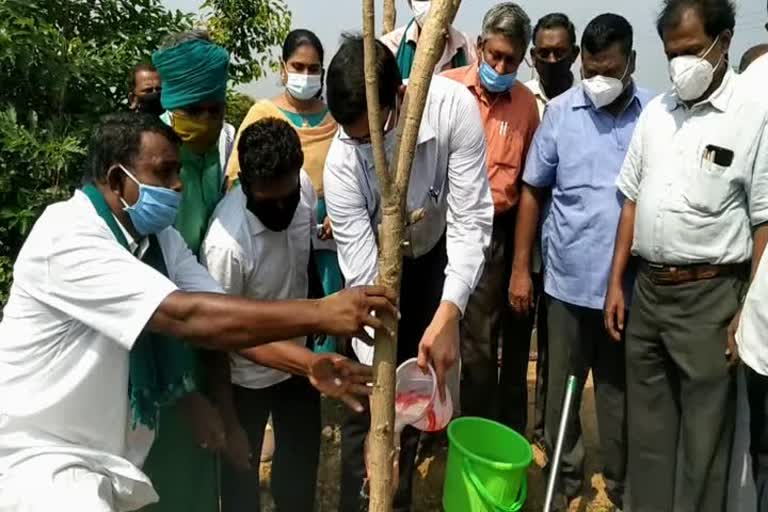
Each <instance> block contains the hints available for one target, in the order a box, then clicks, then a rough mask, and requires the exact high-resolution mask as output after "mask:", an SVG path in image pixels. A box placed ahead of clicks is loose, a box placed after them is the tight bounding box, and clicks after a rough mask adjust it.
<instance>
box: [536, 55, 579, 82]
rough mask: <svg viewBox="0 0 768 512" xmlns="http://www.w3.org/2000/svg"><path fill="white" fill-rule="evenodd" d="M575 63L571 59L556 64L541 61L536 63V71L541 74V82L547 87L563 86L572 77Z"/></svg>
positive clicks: (567, 58)
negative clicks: (572, 67) (572, 68)
mask: <svg viewBox="0 0 768 512" xmlns="http://www.w3.org/2000/svg"><path fill="white" fill-rule="evenodd" d="M572 65H573V61H571V59H570V58H569V57H566V58H564V59H560V60H558V61H555V62H546V61H542V60H539V61H537V62H536V71H538V72H539V76H540V77H541V82H542V83H544V84H547V85H555V84H561V83H563V82H564V81H565V80H566V79H568V78H569V77H571V66H572Z"/></svg>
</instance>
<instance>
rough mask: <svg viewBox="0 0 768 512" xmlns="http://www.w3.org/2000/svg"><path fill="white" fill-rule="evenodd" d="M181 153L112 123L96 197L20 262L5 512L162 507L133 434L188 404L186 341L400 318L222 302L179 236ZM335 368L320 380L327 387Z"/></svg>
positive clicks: (147, 132) (48, 225) (12, 302)
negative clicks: (182, 362) (179, 361)
mask: <svg viewBox="0 0 768 512" xmlns="http://www.w3.org/2000/svg"><path fill="white" fill-rule="evenodd" d="M179 145H180V139H179V138H178V136H176V135H175V134H174V133H173V131H172V130H171V129H170V128H169V127H167V126H166V125H164V124H163V123H162V122H161V121H160V120H158V119H156V118H154V117H152V116H148V115H145V114H122V115H117V116H111V117H109V118H107V119H106V120H105V121H104V122H103V124H101V125H100V126H99V127H98V128H97V130H96V131H95V133H94V136H93V138H92V140H91V149H90V152H89V163H88V167H87V169H88V174H87V176H86V181H87V185H86V186H84V188H83V189H82V190H81V191H77V192H75V194H74V196H73V197H72V198H71V199H69V200H68V201H65V202H61V203H56V204H54V205H51V206H50V207H48V208H47V209H46V211H45V212H44V213H43V214H42V216H41V217H40V219H39V220H38V221H37V222H36V224H35V226H34V227H33V229H32V231H31V233H30V235H29V237H28V239H27V241H26V242H25V244H24V246H23V247H22V249H21V252H20V253H19V257H18V259H17V260H16V264H15V267H14V281H13V285H12V287H11V293H10V298H9V300H8V304H7V305H6V307H5V309H4V317H3V320H2V322H0V339H1V340H2V343H1V344H0V510H1V511H3V512H6V511H7V512H11V511H28V512H43V511H49V510H77V511H83V512H112V511H127V510H136V509H139V508H141V507H143V506H145V505H147V504H149V503H151V502H154V501H157V499H158V496H157V494H156V493H155V491H154V489H153V488H152V484H151V483H150V481H149V479H148V478H147V477H146V475H144V474H143V473H142V471H141V470H140V469H139V468H138V467H137V465H140V464H141V461H140V460H137V459H133V460H128V457H129V456H130V454H138V453H146V451H147V449H146V448H147V447H146V446H143V447H136V446H129V444H128V438H129V433H132V432H135V431H137V430H141V429H143V430H145V431H149V432H150V435H149V436H141V439H142V440H143V441H146V442H148V443H151V440H152V436H151V430H152V428H153V427H156V422H157V417H158V412H159V407H160V405H161V404H163V403H166V402H167V401H169V400H173V399H175V398H178V396H180V395H181V394H183V393H184V380H185V378H186V376H185V375H183V374H180V373H179V372H178V368H176V367H174V366H173V364H172V362H173V361H172V360H171V359H170V358H169V357H168V355H167V354H169V353H171V352H173V351H174V350H175V349H174V346H175V345H178V344H179V342H180V340H184V341H186V342H189V343H193V344H195V345H197V346H200V347H203V348H207V349H217V350H238V349H243V348H248V347H251V346H256V345H259V344H262V343H265V342H270V341H274V340H280V339H288V338H292V337H296V336H304V335H307V334H309V333H312V332H326V331H327V332H329V333H330V332H335V333H338V334H344V333H346V334H348V335H351V334H355V333H358V335H359V334H361V333H364V332H365V331H364V329H363V328H364V326H371V325H372V326H373V327H377V326H380V321H378V320H377V319H376V318H374V317H373V316H371V315H370V314H369V312H370V310H371V309H372V308H377V307H386V308H388V309H390V310H391V311H393V313H395V314H396V311H395V308H394V306H393V305H392V302H394V299H395V298H394V294H393V293H391V292H389V291H386V290H382V289H379V288H375V287H369V288H367V289H366V288H358V289H356V290H352V291H347V292H346V293H343V294H339V295H337V296H334V297H330V298H328V299H323V300H320V301H307V300H304V301H289V302H256V301H252V300H247V299H241V298H235V297H227V296H225V295H222V294H221V293H220V292H221V289H220V288H219V286H218V285H217V284H216V282H215V281H214V280H213V279H212V278H211V277H210V275H209V274H208V273H207V272H206V271H205V269H204V268H203V267H201V266H200V265H199V264H198V263H197V261H196V259H195V257H194V256H193V254H192V252H191V251H190V250H189V248H188V247H187V245H186V244H185V243H184V241H183V240H182V238H181V236H180V235H179V233H178V232H177V231H176V230H175V229H174V228H173V227H171V226H172V224H173V221H174V218H175V215H176V208H177V206H178V202H179V190H180V189H181V182H180V180H179V169H180V160H179ZM205 292H213V293H205ZM170 337H172V338H170ZM329 364H330V370H331V371H329ZM334 364H335V361H333V360H325V361H322V362H321V364H317V365H315V366H314V367H313V373H314V374H315V375H316V376H317V377H319V378H320V380H322V381H323V382H324V383H325V384H332V383H333V380H334V378H335V377H336V374H337V371H336V367H335V366H334ZM335 389H336V391H334V394H336V395H339V392H341V394H347V393H348V392H349V391H350V390H352V389H353V388H352V387H351V386H350V381H349V380H346V381H345V382H343V383H342V385H341V386H335ZM129 427H135V428H129ZM131 439H139V437H135V436H131Z"/></svg>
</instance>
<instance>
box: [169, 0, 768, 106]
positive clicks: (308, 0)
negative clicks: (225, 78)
mask: <svg viewBox="0 0 768 512" xmlns="http://www.w3.org/2000/svg"><path fill="white" fill-rule="evenodd" d="M163 2H164V3H165V4H166V5H167V6H168V7H170V8H172V9H180V10H182V11H187V12H195V13H197V12H199V8H200V5H201V4H202V0H163ZM285 2H286V4H287V5H288V8H289V10H290V11H291V13H292V16H293V18H292V28H305V29H309V30H312V31H313V32H315V33H316V34H317V35H318V36H319V37H320V39H321V41H322V42H323V45H324V46H325V53H326V61H327V62H326V65H327V64H328V61H330V59H331V58H332V57H333V54H334V53H335V51H336V49H337V48H338V45H339V38H340V35H341V33H342V32H346V31H360V30H361V26H362V10H361V5H362V2H361V1H360V0H285ZM496 3H498V0H464V2H462V6H461V9H460V10H459V14H458V15H457V17H456V21H455V22H454V26H455V27H456V28H458V29H459V30H461V31H463V32H468V33H469V34H471V35H472V37H473V39H474V38H475V36H476V35H477V33H478V31H479V30H480V27H481V23H482V18H483V15H484V14H485V13H486V11H488V9H489V8H490V7H491V6H493V5H495V4H496ZM518 3H519V4H520V5H521V6H522V7H523V8H524V9H526V11H527V13H528V15H529V16H530V18H531V20H532V23H534V24H535V22H536V20H538V19H539V18H540V17H541V16H543V15H545V14H547V13H550V12H557V11H560V12H564V13H565V14H567V15H568V16H569V17H570V18H571V20H572V21H573V22H574V24H575V25H576V30H577V33H578V37H579V39H580V38H581V30H582V29H583V28H584V27H585V26H586V25H587V23H589V20H591V19H592V18H594V17H595V16H597V15H598V14H602V13H604V12H615V13H617V14H621V15H622V16H624V17H626V18H627V19H628V20H629V22H630V23H631V24H632V26H633V27H634V29H635V50H636V51H637V72H636V73H635V80H636V82H637V83H638V84H639V85H640V86H642V87H646V88H648V89H651V90H653V91H656V92H661V91H663V90H665V89H666V88H667V87H668V86H669V78H668V74H667V67H666V59H665V57H664V53H663V51H662V45H661V41H660V39H659V37H658V36H657V34H656V30H655V26H654V19H655V15H656V13H657V12H658V10H659V6H660V4H661V1H660V0H518ZM376 4H377V6H381V5H382V4H383V2H381V1H377V2H376ZM736 7H737V10H738V13H737V20H736V31H735V35H734V40H733V44H732V46H731V55H730V57H731V62H732V63H735V64H738V62H739V60H740V59H741V56H742V54H743V53H744V51H745V50H746V49H748V48H750V47H751V46H753V45H755V44H759V43H763V42H768V32H766V30H765V28H764V24H765V22H766V21H768V13H766V0H736ZM397 8H398V26H399V25H402V24H405V23H407V21H408V19H409V18H410V11H409V8H408V4H407V3H406V0H397ZM380 14H381V13H377V22H379V23H380V22H381V15H380ZM519 76H520V79H525V80H527V79H528V78H530V77H531V72H530V70H529V69H528V68H527V67H524V68H521V70H520V75H519ZM240 89H241V90H242V91H243V92H246V93H248V94H250V95H251V96H253V97H254V98H256V99H258V98H264V97H271V96H274V95H276V94H277V93H278V92H279V91H280V84H279V82H278V78H277V77H276V76H269V77H267V78H264V79H262V80H260V81H258V82H255V83H253V84H247V85H243V86H241V87H240Z"/></svg>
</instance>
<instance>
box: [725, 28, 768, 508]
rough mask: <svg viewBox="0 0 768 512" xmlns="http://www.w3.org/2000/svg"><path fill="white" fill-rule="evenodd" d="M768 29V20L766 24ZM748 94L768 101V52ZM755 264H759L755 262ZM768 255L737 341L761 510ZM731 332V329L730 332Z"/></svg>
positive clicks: (752, 73) (767, 459)
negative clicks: (747, 406)
mask: <svg viewBox="0 0 768 512" xmlns="http://www.w3.org/2000/svg"><path fill="white" fill-rule="evenodd" d="M766 28H767V29H768V23H767V24H766ZM763 46H765V45H763ZM739 81H740V86H741V87H742V94H744V95H745V97H746V98H749V99H750V100H754V101H760V102H762V103H763V104H765V105H768V96H766V93H765V87H766V84H768V54H763V55H762V56H761V57H758V58H756V59H755V60H754V61H752V63H751V64H749V66H748V67H746V69H745V70H743V71H742V74H741V75H740V76H739ZM753 268H755V264H754V262H753ZM767 305H768V259H766V258H762V259H761V261H760V263H759V264H758V265H757V267H756V270H755V276H754V279H753V281H752V285H751V286H750V288H749V292H748V293H747V297H746V299H745V300H744V306H743V307H742V310H741V315H740V322H739V324H738V330H737V331H736V333H735V336H736V339H735V341H736V342H737V343H738V354H739V357H740V358H741V360H742V361H743V362H744V371H745V375H746V382H747V397H748V401H749V410H750V413H749V416H750V454H751V456H752V476H753V477H754V479H755V487H756V490H757V506H758V510H768V306H767ZM729 334H731V333H729Z"/></svg>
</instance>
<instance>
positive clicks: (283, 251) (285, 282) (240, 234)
mask: <svg viewBox="0 0 768 512" xmlns="http://www.w3.org/2000/svg"><path fill="white" fill-rule="evenodd" d="M300 183H301V199H300V201H299V205H298V206H297V208H296V213H295V214H294V216H293V220H292V221H291V224H290V225H289V226H288V228H287V229H286V230H285V231H281V232H275V231H270V230H269V229H267V228H266V227H264V224H262V223H261V221H260V220H259V219H258V217H256V216H255V215H254V214H253V213H251V212H250V211H249V210H248V209H247V208H246V197H245V194H244V193H243V190H242V188H240V186H237V187H235V188H233V189H232V190H230V191H229V193H228V194H227V195H226V196H225V197H224V199H222V200H221V203H219V206H218V207H217V208H216V212H215V213H214V214H213V219H212V220H211V226H210V228H209V230H208V234H207V235H206V237H205V240H204V242H203V246H202V248H201V251H200V258H201V261H202V263H203V265H204V266H205V267H207V268H208V271H209V272H210V273H211V275H212V276H213V277H214V279H216V280H217V281H218V282H219V284H220V285H221V286H222V288H224V291H225V292H226V293H228V294H231V295H239V296H242V297H249V298H252V299H260V300H283V299H306V298H307V286H308V274H307V271H308V267H309V252H310V246H311V243H312V234H313V233H316V231H315V229H314V228H315V226H316V223H315V222H314V219H315V217H314V215H315V205H316V202H317V199H316V197H315V191H314V189H313V188H312V182H311V181H310V180H309V176H308V175H307V174H306V172H304V171H303V170H302V171H301V179H300ZM292 341H294V342H295V343H296V344H297V345H301V346H304V345H305V343H306V338H297V339H295V340H292ZM230 359H231V370H232V382H233V383H234V384H237V385H238V386H243V387H246V388H251V389H263V388H266V387H269V386H272V385H274V384H277V383H278V382H282V381H284V380H286V379H288V378H290V374H288V373H285V372H281V371H279V370H274V369H272V368H267V367H265V366H260V365H257V364H255V363H253V362H251V361H249V360H247V359H246V358H244V357H242V356H240V355H238V354H234V353H233V354H232V355H231V356H230Z"/></svg>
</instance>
